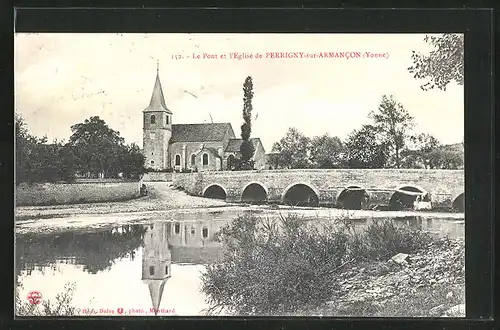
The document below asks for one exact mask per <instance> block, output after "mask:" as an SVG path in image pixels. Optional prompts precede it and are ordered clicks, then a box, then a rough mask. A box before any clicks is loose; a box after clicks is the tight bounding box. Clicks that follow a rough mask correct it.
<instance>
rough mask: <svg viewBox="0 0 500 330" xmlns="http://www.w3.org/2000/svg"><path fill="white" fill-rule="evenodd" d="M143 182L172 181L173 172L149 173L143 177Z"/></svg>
mask: <svg viewBox="0 0 500 330" xmlns="http://www.w3.org/2000/svg"><path fill="white" fill-rule="evenodd" d="M142 181H144V182H148V181H149V182H151V181H172V172H147V173H144V175H143V176H142Z"/></svg>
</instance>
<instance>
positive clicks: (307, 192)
mask: <svg viewBox="0 0 500 330" xmlns="http://www.w3.org/2000/svg"><path fill="white" fill-rule="evenodd" d="M281 202H282V203H283V204H289V205H294V206H304V205H307V206H319V191H318V189H316V187H314V185H312V184H310V183H307V182H296V183H292V184H291V185H289V186H288V187H286V188H285V189H284V190H283V193H282V194H281Z"/></svg>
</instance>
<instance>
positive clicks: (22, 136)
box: [15, 114, 74, 184]
mask: <svg viewBox="0 0 500 330" xmlns="http://www.w3.org/2000/svg"><path fill="white" fill-rule="evenodd" d="M15 134H16V146H15V147H16V184H19V183H21V182H29V183H33V182H54V181H60V180H64V181H72V180H73V179H74V168H73V166H72V163H71V162H70V155H68V154H67V153H66V151H67V150H66V148H65V147H64V146H63V144H62V142H58V141H54V142H53V143H47V138H46V137H42V138H37V137H36V136H33V135H31V134H30V133H29V132H28V128H27V126H26V123H25V122H24V119H23V118H22V117H21V116H20V115H19V114H16V116H15Z"/></svg>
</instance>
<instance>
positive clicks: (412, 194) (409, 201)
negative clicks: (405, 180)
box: [389, 184, 431, 210]
mask: <svg viewBox="0 0 500 330" xmlns="http://www.w3.org/2000/svg"><path fill="white" fill-rule="evenodd" d="M405 192H406V193H405ZM419 196H421V201H423V202H431V195H430V193H429V192H428V191H427V190H426V189H425V188H422V187H420V186H418V185H414V184H402V185H399V186H397V187H396V189H395V191H394V193H393V194H392V196H391V199H390V200H389V209H390V210H401V209H404V208H413V205H414V202H415V200H416V199H417V198H418V197H419Z"/></svg>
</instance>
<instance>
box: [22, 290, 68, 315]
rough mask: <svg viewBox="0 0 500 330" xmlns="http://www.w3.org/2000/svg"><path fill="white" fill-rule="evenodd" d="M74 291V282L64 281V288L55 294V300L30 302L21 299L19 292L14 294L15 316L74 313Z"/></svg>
mask: <svg viewBox="0 0 500 330" xmlns="http://www.w3.org/2000/svg"><path fill="white" fill-rule="evenodd" d="M74 291H75V284H74V283H66V284H65V285H64V290H63V292H61V293H58V294H57V295H56V298H55V300H53V301H51V300H43V301H42V303H41V305H34V304H30V303H29V302H28V301H26V300H22V299H21V297H20V295H19V292H16V296H15V313H16V316H72V315H75V307H73V306H72V305H71V304H72V302H73V294H74Z"/></svg>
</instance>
